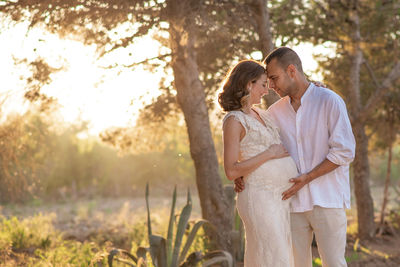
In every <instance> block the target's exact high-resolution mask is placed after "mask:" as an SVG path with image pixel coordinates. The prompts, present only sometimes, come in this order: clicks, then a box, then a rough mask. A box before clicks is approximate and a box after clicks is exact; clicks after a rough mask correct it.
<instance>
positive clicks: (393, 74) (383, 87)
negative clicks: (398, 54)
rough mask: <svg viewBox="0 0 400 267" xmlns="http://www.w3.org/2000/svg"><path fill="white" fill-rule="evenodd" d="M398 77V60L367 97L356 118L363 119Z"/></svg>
mask: <svg viewBox="0 0 400 267" xmlns="http://www.w3.org/2000/svg"><path fill="white" fill-rule="evenodd" d="M399 79H400V61H397V62H396V64H395V65H394V66H393V68H392V70H391V71H390V73H389V74H388V75H387V77H386V79H385V80H384V81H383V82H382V83H381V84H379V85H378V86H377V88H376V90H375V93H374V94H373V95H372V96H370V97H369V99H368V101H367V103H366V104H365V106H364V108H363V109H362V110H361V112H360V113H359V116H358V118H357V120H360V121H363V120H365V118H366V117H368V115H369V114H370V113H371V112H372V111H373V109H374V108H375V106H376V105H377V104H378V103H379V101H380V100H381V99H382V97H383V96H384V94H385V93H386V92H387V91H388V90H389V89H390V88H392V87H393V86H394V83H395V82H396V81H397V80H399Z"/></svg>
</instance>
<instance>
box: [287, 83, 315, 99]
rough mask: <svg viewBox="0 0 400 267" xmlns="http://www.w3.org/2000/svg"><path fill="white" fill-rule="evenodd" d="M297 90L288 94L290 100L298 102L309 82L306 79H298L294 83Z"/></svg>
mask: <svg viewBox="0 0 400 267" xmlns="http://www.w3.org/2000/svg"><path fill="white" fill-rule="evenodd" d="M296 86H297V90H296V92H294V93H293V94H291V95H289V97H290V100H291V102H300V100H301V98H302V97H303V95H304V93H305V92H306V91H307V88H308V86H310V82H309V81H307V80H306V79H304V80H302V81H300V82H299V83H298V84H296Z"/></svg>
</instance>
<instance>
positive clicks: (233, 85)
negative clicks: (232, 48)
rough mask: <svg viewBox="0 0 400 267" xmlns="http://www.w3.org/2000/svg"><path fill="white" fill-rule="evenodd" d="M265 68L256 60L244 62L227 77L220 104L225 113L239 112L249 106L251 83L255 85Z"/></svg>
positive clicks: (220, 95) (219, 98)
mask: <svg viewBox="0 0 400 267" xmlns="http://www.w3.org/2000/svg"><path fill="white" fill-rule="evenodd" d="M264 73H265V68H264V67H263V65H261V63H260V62H258V61H255V60H242V61H240V62H239V63H238V64H236V65H235V66H234V67H233V68H232V69H231V70H230V71H229V72H228V74H227V75H226V77H225V80H224V82H223V86H222V92H221V93H220V94H219V95H218V102H219V104H220V106H221V107H222V109H223V110H224V111H232V110H239V109H241V108H242V107H243V106H245V105H246V104H247V100H248V98H249V91H248V90H247V86H248V84H249V82H252V83H255V82H256V81H257V80H258V79H259V78H260V77H261V75H262V74H264Z"/></svg>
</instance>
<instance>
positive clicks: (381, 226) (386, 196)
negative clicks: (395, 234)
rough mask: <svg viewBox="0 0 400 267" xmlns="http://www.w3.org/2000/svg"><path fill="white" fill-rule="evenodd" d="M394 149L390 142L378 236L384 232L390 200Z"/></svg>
mask: <svg viewBox="0 0 400 267" xmlns="http://www.w3.org/2000/svg"><path fill="white" fill-rule="evenodd" d="M392 148H393V142H390V144H389V147H388V162H387V169H386V179H385V189H384V190H383V201H382V209H381V219H380V222H379V231H378V235H381V234H382V233H383V230H384V222H385V210H386V205H387V203H388V199H389V185H390V175H391V165H392Z"/></svg>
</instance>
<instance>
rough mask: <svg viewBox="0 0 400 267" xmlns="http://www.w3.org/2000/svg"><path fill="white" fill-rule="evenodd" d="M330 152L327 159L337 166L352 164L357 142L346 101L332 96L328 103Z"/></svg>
mask: <svg viewBox="0 0 400 267" xmlns="http://www.w3.org/2000/svg"><path fill="white" fill-rule="evenodd" d="M327 108H328V110H327V111H328V112H329V113H328V114H329V119H328V129H329V141H328V143H329V152H328V155H327V159H328V160H329V161H331V162H333V163H335V164H337V165H348V164H350V163H351V162H352V161H353V159H354V155H355V147H356V142H355V139H354V135H353V131H352V128H351V124H350V120H349V116H348V114H347V109H346V105H345V103H344V101H343V100H342V99H341V98H340V96H338V95H336V94H335V95H334V94H332V95H331V97H330V98H329V101H328V103H327Z"/></svg>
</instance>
